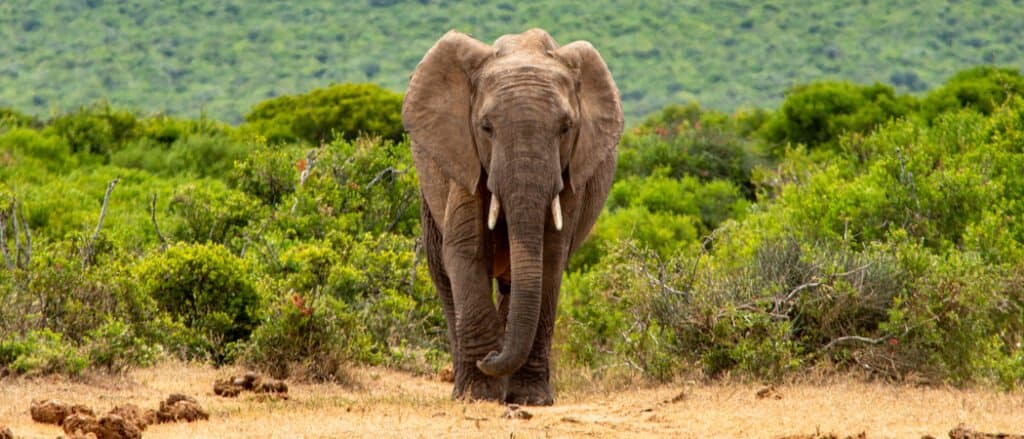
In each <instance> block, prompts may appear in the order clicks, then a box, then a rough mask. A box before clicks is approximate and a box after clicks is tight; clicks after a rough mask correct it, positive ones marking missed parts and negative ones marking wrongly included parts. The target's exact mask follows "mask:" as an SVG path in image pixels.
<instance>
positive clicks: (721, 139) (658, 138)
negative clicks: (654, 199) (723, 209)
mask: <svg viewBox="0 0 1024 439" xmlns="http://www.w3.org/2000/svg"><path fill="white" fill-rule="evenodd" d="M765 117H766V116H765V114H764V113H762V112H751V113H742V112H739V113H736V115H735V116H734V117H730V116H726V115H723V114H721V113H717V112H714V111H709V110H705V109H702V108H700V107H699V106H698V105H697V104H690V105H688V106H685V107H682V106H670V107H668V108H666V109H665V110H663V111H662V112H660V113H658V114H656V115H654V116H651V117H649V118H648V119H647V120H646V121H645V122H644V123H643V124H642V125H641V126H640V127H638V128H636V129H634V130H633V131H632V132H628V133H626V134H625V135H624V136H623V138H622V142H621V144H620V146H619V161H618V170H617V174H616V175H617V176H618V178H623V177H628V176H638V177H642V176H647V175H653V174H661V175H665V176H668V177H672V178H682V177H685V176H691V177H694V178H698V179H700V180H702V181H711V180H728V181H730V182H732V183H733V184H734V185H736V186H737V187H739V188H741V189H742V190H743V193H744V196H746V197H748V198H752V197H753V191H752V189H753V186H752V185H751V180H750V178H751V171H752V170H753V169H754V168H755V167H756V166H758V165H759V164H761V163H762V162H763V160H764V157H763V156H764V153H763V152H762V150H763V149H764V146H763V145H762V144H761V142H760V141H758V140H757V139H755V138H754V137H753V136H752V135H751V132H752V131H753V130H755V129H756V127H759V126H760V125H761V124H762V123H763V120H764V118H765Z"/></svg>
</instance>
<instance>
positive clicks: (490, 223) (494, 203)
mask: <svg viewBox="0 0 1024 439" xmlns="http://www.w3.org/2000/svg"><path fill="white" fill-rule="evenodd" d="M500 211H501V203H499V202H498V196H497V195H495V194H493V193H492V194H491V209H490V211H489V212H488V213H487V230H494V225H495V224H498V212H500Z"/></svg>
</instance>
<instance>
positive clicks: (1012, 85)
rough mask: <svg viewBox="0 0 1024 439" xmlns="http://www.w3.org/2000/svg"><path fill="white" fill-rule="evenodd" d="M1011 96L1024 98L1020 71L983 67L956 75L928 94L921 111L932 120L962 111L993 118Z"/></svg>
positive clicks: (1023, 86) (1023, 77)
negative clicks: (967, 109)
mask: <svg viewBox="0 0 1024 439" xmlns="http://www.w3.org/2000/svg"><path fill="white" fill-rule="evenodd" d="M1010 96H1024V76H1021V72H1020V70H1016V69H1010V68H998V67H993V66H981V67H975V68H972V69H968V70H964V71H962V72H959V73H957V74H956V75H953V77H952V78H950V79H949V80H948V81H946V84H945V85H943V86H942V87H939V88H937V89H935V90H934V91H932V92H931V93H928V95H927V96H926V97H925V99H924V101H923V102H922V107H923V109H922V110H923V112H924V114H925V116H926V117H927V118H928V119H929V120H933V119H935V117H937V116H938V115H940V114H942V113H944V112H947V111H955V110H959V109H962V108H970V109H974V110H976V111H978V112H981V113H982V114H992V113H994V112H995V111H996V109H998V108H999V106H1001V105H1003V104H1004V103H1006V101H1007V100H1008V99H1009V97H1010Z"/></svg>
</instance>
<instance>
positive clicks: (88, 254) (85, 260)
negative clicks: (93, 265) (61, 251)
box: [82, 177, 121, 268]
mask: <svg viewBox="0 0 1024 439" xmlns="http://www.w3.org/2000/svg"><path fill="white" fill-rule="evenodd" d="M118 181H121V177H114V179H113V180H111V181H110V184H108V185H107V193H106V194H104V195H103V206H102V207H100V220H99V221H98V222H97V223H96V231H95V232H93V233H92V239H90V240H89V245H87V246H85V251H84V253H85V254H83V255H82V268H85V267H86V266H87V265H89V260H90V259H92V252H93V245H94V244H95V243H96V239H97V238H99V236H100V229H102V228H103V219H104V218H106V217H107V203H109V202H110V193H111V192H113V191H114V186H116V185H117V182H118Z"/></svg>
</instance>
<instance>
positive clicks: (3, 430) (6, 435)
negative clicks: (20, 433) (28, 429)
mask: <svg viewBox="0 0 1024 439" xmlns="http://www.w3.org/2000/svg"><path fill="white" fill-rule="evenodd" d="M0 439H14V433H13V432H11V429H10V428H7V426H5V425H0Z"/></svg>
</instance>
